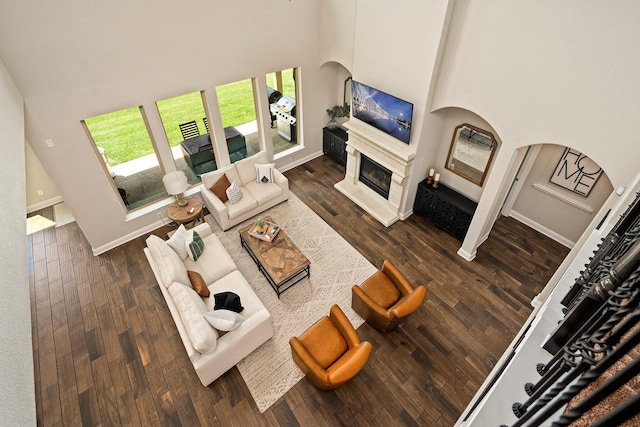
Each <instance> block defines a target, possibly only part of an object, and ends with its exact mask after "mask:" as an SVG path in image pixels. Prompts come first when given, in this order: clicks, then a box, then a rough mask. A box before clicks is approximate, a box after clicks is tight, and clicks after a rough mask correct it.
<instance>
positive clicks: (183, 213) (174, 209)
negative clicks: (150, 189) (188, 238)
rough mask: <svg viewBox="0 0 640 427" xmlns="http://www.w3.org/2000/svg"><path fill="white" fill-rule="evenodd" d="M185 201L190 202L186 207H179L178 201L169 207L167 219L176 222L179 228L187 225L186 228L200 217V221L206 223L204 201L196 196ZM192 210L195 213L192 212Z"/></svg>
mask: <svg viewBox="0 0 640 427" xmlns="http://www.w3.org/2000/svg"><path fill="white" fill-rule="evenodd" d="M185 199H186V200H188V201H189V203H187V204H186V205H184V206H178V201H177V200H176V201H175V202H173V203H171V204H170V205H169V206H168V207H167V218H169V219H170V220H172V221H173V222H175V223H176V224H177V225H178V226H179V225H180V224H185V226H186V223H189V222H191V221H193V220H195V219H197V218H198V217H199V218H200V221H202V222H204V212H203V209H202V208H203V207H204V204H203V203H202V200H200V198H198V197H195V196H188V197H185ZM192 208H193V212H190V211H191V209H192ZM194 225H195V224H194Z"/></svg>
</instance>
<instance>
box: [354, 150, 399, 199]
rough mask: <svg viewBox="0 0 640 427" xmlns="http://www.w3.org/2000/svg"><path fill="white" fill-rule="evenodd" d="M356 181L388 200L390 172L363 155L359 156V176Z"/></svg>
mask: <svg viewBox="0 0 640 427" xmlns="http://www.w3.org/2000/svg"><path fill="white" fill-rule="evenodd" d="M358 179H359V180H360V182H362V183H363V184H364V185H366V186H367V187H369V188H370V189H372V190H373V191H375V192H376V193H378V194H379V195H381V196H382V197H384V198H385V199H389V189H390V188H391V171H390V170H389V169H387V168H385V167H384V166H382V165H380V164H378V163H376V162H374V161H373V160H371V159H370V158H369V157H367V156H365V155H364V154H363V155H361V156H360V175H359V176H358Z"/></svg>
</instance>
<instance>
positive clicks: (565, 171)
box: [550, 148, 602, 197]
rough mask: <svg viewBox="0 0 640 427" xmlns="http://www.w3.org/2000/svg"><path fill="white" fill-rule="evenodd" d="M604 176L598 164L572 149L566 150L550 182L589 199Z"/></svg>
mask: <svg viewBox="0 0 640 427" xmlns="http://www.w3.org/2000/svg"><path fill="white" fill-rule="evenodd" d="M601 174H602V168H601V167H600V166H598V164H597V163H596V162H594V161H593V160H591V159H590V158H588V157H587V156H585V155H584V154H582V153H581V152H579V151H576V150H574V149H572V148H567V149H565V150H564V153H563V154H562V157H561V158H560V161H559V162H558V165H557V166H556V169H555V170H554V171H553V175H551V179H550V181H551V182H552V183H554V184H556V185H559V186H560V187H563V188H566V189H568V190H571V191H573V192H574V193H578V194H580V195H581V196H584V197H587V196H588V195H589V193H590V192H591V190H592V189H593V186H594V185H595V184H596V182H597V181H598V178H599V177H600V175H601Z"/></svg>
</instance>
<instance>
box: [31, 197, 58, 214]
mask: <svg viewBox="0 0 640 427" xmlns="http://www.w3.org/2000/svg"><path fill="white" fill-rule="evenodd" d="M62 202H64V199H63V198H62V196H56V197H52V198H51V199H47V200H44V201H42V202H38V203H36V204H34V205H31V206H27V213H31V212H35V211H38V210H40V209H44V208H48V207H49V206H53V205H57V204H58V203H62Z"/></svg>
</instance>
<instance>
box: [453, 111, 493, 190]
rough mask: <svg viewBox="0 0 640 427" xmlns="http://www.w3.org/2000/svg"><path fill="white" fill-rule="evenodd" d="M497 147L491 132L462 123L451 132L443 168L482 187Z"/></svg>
mask: <svg viewBox="0 0 640 427" xmlns="http://www.w3.org/2000/svg"><path fill="white" fill-rule="evenodd" d="M497 146H498V144H497V142H496V139H495V138H494V137H493V134H492V133H491V132H487V131H486V130H483V129H480V128H477V127H475V126H473V125H470V124H468V123H463V124H461V125H459V126H457V127H456V128H455V130H454V131H453V138H452V139H451V146H450V147H449V154H448V155H447V162H446V163H445V165H444V167H445V169H447V170H450V171H451V172H453V173H455V174H456V175H459V176H461V177H463V178H464V179H466V180H468V181H471V182H473V183H474V184H476V185H478V186H480V187H482V184H483V183H484V179H485V178H486V176H487V171H488V170H489V166H490V165H491V160H493V155H494V154H495V152H496V148H497Z"/></svg>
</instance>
